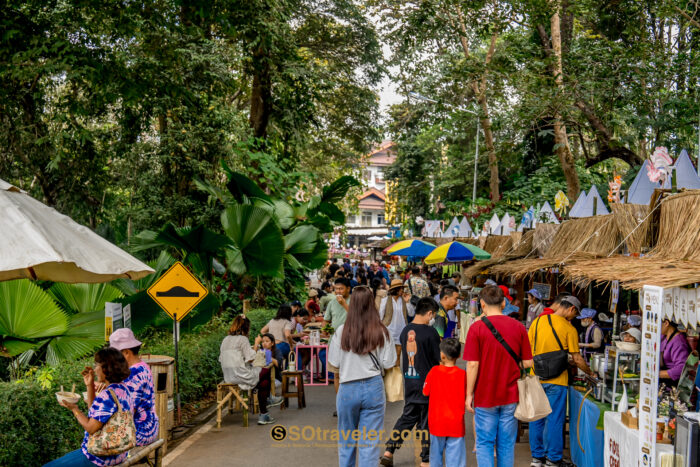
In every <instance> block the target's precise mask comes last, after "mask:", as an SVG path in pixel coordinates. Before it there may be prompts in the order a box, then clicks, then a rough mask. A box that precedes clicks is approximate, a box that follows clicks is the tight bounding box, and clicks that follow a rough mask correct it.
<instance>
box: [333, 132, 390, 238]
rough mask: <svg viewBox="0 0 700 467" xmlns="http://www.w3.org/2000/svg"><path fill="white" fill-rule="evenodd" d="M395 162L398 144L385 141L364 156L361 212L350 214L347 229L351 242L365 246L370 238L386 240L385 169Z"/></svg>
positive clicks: (360, 199) (359, 209)
mask: <svg viewBox="0 0 700 467" xmlns="http://www.w3.org/2000/svg"><path fill="white" fill-rule="evenodd" d="M395 160H396V144H395V143H394V142H392V141H384V142H383V143H382V144H381V145H379V146H378V147H377V148H376V149H374V150H373V151H372V152H370V153H369V154H367V156H366V157H365V163H366V166H365V168H364V169H363V170H362V175H361V180H360V181H361V182H362V187H363V189H364V192H363V193H362V194H361V195H360V196H359V204H358V212H357V213H352V214H349V215H348V216H347V218H346V222H345V228H346V231H347V237H348V243H349V244H350V245H351V246H355V245H357V246H358V247H362V246H363V245H365V244H367V243H369V242H370V241H368V240H367V239H368V238H369V237H384V236H386V235H387V233H388V232H389V231H388V229H387V225H386V214H385V205H386V182H385V180H384V170H386V168H387V167H389V166H390V165H391V164H393V163H394V161H395Z"/></svg>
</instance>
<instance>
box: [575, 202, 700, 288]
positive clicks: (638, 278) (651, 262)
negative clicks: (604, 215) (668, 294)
mask: <svg viewBox="0 0 700 467" xmlns="http://www.w3.org/2000/svg"><path fill="white" fill-rule="evenodd" d="M656 198H658V197H655V199H656ZM652 202H654V200H652ZM659 211H660V213H659V216H658V219H659V221H658V223H659V225H658V242H657V243H656V246H655V247H654V249H653V250H652V251H651V252H650V253H649V254H648V255H646V256H644V257H642V258H638V257H634V256H614V257H610V258H605V259H598V260H590V261H576V262H572V263H570V264H567V266H566V268H565V269H564V274H565V276H566V278H567V279H569V280H574V281H583V282H586V283H590V282H593V281H596V282H601V281H612V280H619V281H620V284H621V285H622V286H623V287H625V288H628V289H635V290H637V289H641V288H642V286H644V285H646V284H649V285H658V286H661V287H679V286H682V285H687V284H692V283H695V282H700V249H698V247H697V245H698V244H700V190H688V191H684V192H682V193H678V194H674V195H670V196H667V197H665V198H663V199H662V200H661V201H660V204H659ZM650 217H653V216H650ZM642 228H646V229H647V238H648V237H649V236H650V234H649V233H648V232H649V230H650V228H651V227H650V226H649V225H647V226H644V225H642V226H641V227H640V229H642Z"/></svg>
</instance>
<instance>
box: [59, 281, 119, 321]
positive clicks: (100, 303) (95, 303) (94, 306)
mask: <svg viewBox="0 0 700 467" xmlns="http://www.w3.org/2000/svg"><path fill="white" fill-rule="evenodd" d="M47 292H48V294H49V295H51V297H53V299H54V300H55V301H56V302H57V303H58V304H59V305H61V307H62V308H63V309H64V310H66V311H70V312H73V313H88V312H91V311H100V312H102V313H104V309H105V303H106V302H113V301H115V300H117V299H118V298H123V297H124V294H122V292H121V291H120V290H119V289H117V288H116V287H114V286H111V285H109V284H65V283H62V282H57V283H55V284H53V285H52V286H51V288H49V290H48V291H47Z"/></svg>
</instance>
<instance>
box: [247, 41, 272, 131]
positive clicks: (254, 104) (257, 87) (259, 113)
mask: <svg viewBox="0 0 700 467" xmlns="http://www.w3.org/2000/svg"><path fill="white" fill-rule="evenodd" d="M253 67H254V74H253V87H252V89H251V92H250V120H249V121H250V127H251V128H252V129H253V134H254V135H255V137H256V138H265V137H266V136H267V125H268V123H269V122H270V114H271V113H272V81H271V77H270V65H269V63H268V61H267V58H266V57H265V51H264V50H263V49H262V48H259V49H258V50H257V51H256V53H255V54H254V57H253Z"/></svg>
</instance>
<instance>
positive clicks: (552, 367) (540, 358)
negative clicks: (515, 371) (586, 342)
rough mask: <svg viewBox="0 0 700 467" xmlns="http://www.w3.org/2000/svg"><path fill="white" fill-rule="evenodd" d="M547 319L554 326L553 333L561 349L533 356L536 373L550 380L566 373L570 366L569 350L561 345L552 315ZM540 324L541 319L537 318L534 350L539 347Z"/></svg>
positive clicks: (543, 378)
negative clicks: (538, 330)
mask: <svg viewBox="0 0 700 467" xmlns="http://www.w3.org/2000/svg"><path fill="white" fill-rule="evenodd" d="M547 321H549V326H550V327H551V328H552V333H554V338H555V339H556V340H557V344H559V350H555V351H553V352H545V353H541V354H539V355H535V356H534V357H532V360H533V361H534V363H535V367H534V370H535V374H536V375H537V376H539V377H540V379H542V380H548V379H553V378H556V377H557V376H559V375H561V374H562V373H564V372H565V371H566V370H567V369H568V368H569V352H567V351H566V350H564V346H562V345H561V341H560V340H559V336H558V335H557V331H555V330H554V326H552V317H551V316H550V315H547ZM539 325H540V319H538V320H537V324H536V325H535V346H534V348H533V353H534V350H535V349H537V327H538V326H539Z"/></svg>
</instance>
